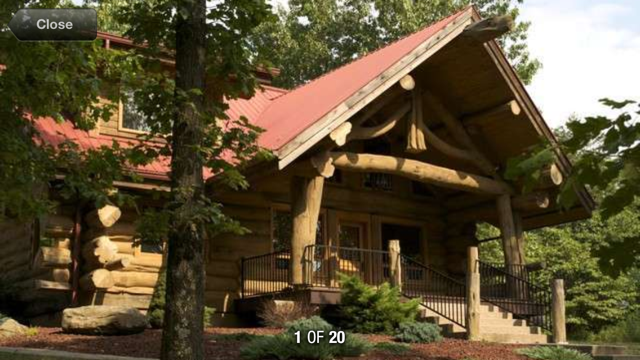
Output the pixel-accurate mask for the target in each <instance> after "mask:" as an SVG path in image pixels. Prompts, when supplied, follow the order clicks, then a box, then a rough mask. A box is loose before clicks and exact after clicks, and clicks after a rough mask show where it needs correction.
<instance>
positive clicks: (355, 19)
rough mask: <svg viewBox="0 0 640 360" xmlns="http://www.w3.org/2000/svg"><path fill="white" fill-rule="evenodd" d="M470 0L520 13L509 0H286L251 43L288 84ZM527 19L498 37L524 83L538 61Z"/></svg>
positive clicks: (487, 12) (493, 11) (494, 10)
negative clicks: (532, 53) (533, 53)
mask: <svg viewBox="0 0 640 360" xmlns="http://www.w3.org/2000/svg"><path fill="white" fill-rule="evenodd" d="M521 2H522V0H519V1H517V3H516V5H517V4H519V3H521ZM468 5H475V6H477V7H478V9H479V10H480V12H481V14H482V15H483V16H493V15H505V14H509V15H511V16H513V18H514V19H516V20H517V19H518V15H519V10H518V8H517V6H514V5H513V2H512V1H508V0H445V1H407V0H347V1H339V0H313V1H307V0H290V1H289V2H288V8H286V7H282V6H281V7H279V8H278V10H277V15H278V21H275V22H265V23H263V24H262V25H261V26H259V27H258V28H257V29H256V31H255V33H254V37H253V46H254V47H255V52H256V53H257V54H258V56H259V57H260V58H263V59H266V60H268V61H270V62H271V63H272V64H273V66H275V67H277V68H279V69H280V70H281V74H280V76H279V77H278V78H277V79H276V80H275V84H276V85H280V86H283V87H287V88H290V87H293V86H296V85H299V84H302V83H304V82H306V81H309V80H311V79H314V78H316V77H318V76H320V75H322V74H324V73H326V72H328V71H330V70H333V69H335V68H337V67H339V66H341V65H344V64H346V63H348V62H349V61H352V60H353V59H355V58H357V57H359V56H361V55H363V54H366V53H368V52H371V51H374V50H376V49H378V48H380V47H381V46H384V45H386V44H388V43H390V42H392V41H394V40H397V39H399V38H401V37H403V36H405V35H407V34H410V33H412V32H415V31H417V30H419V29H421V28H423V27H425V26H427V25H429V24H431V23H433V22H435V21H437V20H439V19H442V18H445V17H447V16H449V15H451V14H453V13H454V12H456V11H459V10H461V9H462V8H464V7H465V6H468ZM529 25H530V24H529V23H528V22H523V21H518V22H517V23H516V27H515V29H514V30H513V31H512V32H510V33H509V34H507V35H505V37H504V38H502V39H500V40H499V41H500V42H501V43H502V44H503V45H505V46H506V54H507V56H508V58H509V60H510V61H511V62H512V63H513V64H514V66H515V67H516V69H517V71H518V74H519V75H520V77H521V78H522V79H523V81H524V82H525V83H529V82H530V81H531V79H532V78H533V76H534V75H535V74H536V72H537V70H538V69H539V68H540V66H541V64H540V62H539V61H538V60H536V59H533V58H531V56H530V54H529V50H528V48H527V32H528V29H529Z"/></svg>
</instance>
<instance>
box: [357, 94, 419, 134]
mask: <svg viewBox="0 0 640 360" xmlns="http://www.w3.org/2000/svg"><path fill="white" fill-rule="evenodd" d="M409 110H411V104H409V103H405V104H404V105H402V106H400V107H399V108H398V109H397V110H396V111H395V112H394V113H393V114H392V115H391V116H390V117H389V119H387V120H386V121H385V122H383V123H382V124H380V125H376V126H361V125H358V126H356V127H354V128H353V129H352V130H351V132H350V133H349V135H348V136H347V141H352V140H369V139H375V138H377V137H379V136H382V135H384V134H386V133H388V132H389V131H391V129H393V128H394V127H395V126H396V124H397V123H398V121H400V120H401V119H402V117H403V116H405V115H406V114H407V113H408V112H409Z"/></svg>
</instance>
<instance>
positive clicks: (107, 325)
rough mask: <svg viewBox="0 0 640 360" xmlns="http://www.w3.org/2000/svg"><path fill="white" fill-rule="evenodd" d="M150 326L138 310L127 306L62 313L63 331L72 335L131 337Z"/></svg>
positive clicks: (67, 310)
mask: <svg viewBox="0 0 640 360" xmlns="http://www.w3.org/2000/svg"><path fill="white" fill-rule="evenodd" d="M148 326H149V322H148V321H147V318H146V317H145V316H144V315H143V314H142V313H141V312H140V311H139V310H138V309H136V308H132V307H127V306H83V307H77V308H69V309H65V310H64V312H63V313H62V331H64V332H66V333H70V334H85V335H130V334H137V333H140V332H143V331H144V329H146V328H147V327H148Z"/></svg>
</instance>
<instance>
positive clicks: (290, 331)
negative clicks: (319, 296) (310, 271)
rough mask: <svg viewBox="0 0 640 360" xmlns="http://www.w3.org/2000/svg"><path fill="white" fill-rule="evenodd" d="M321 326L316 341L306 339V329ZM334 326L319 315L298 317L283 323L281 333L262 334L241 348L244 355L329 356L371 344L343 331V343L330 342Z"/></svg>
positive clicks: (353, 352)
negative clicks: (320, 335) (262, 335)
mask: <svg viewBox="0 0 640 360" xmlns="http://www.w3.org/2000/svg"><path fill="white" fill-rule="evenodd" d="M318 330H323V331H324V334H325V337H324V338H323V339H322V340H321V341H320V342H319V343H317V344H310V343H309V342H308V341H307V333H308V332H309V331H318ZM332 330H334V327H333V326H331V325H330V324H329V323H327V322H326V321H324V320H322V318H320V317H319V316H314V317H311V318H309V319H301V320H298V321H294V322H292V323H289V324H288V325H287V330H286V331H285V332H284V333H281V334H278V335H275V336H264V337H259V338H256V339H254V340H252V341H251V342H250V343H249V344H247V345H245V346H244V347H243V348H242V349H241V355H242V357H243V358H245V359H249V360H253V359H273V358H276V359H280V360H286V359H333V358H336V357H355V356H360V355H362V354H365V353H367V352H369V351H371V349H372V348H373V346H372V345H371V344H369V343H368V342H367V341H366V340H364V339H362V338H361V337H359V336H357V335H353V334H349V333H347V334H346V336H345V342H344V343H343V344H330V343H329V338H328V336H327V335H328V334H329V331H332ZM297 331H300V343H299V344H298V343H297V342H296V337H295V333H296V332H297Z"/></svg>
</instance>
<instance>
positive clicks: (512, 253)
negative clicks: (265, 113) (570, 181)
mask: <svg viewBox="0 0 640 360" xmlns="http://www.w3.org/2000/svg"><path fill="white" fill-rule="evenodd" d="M512 28H513V20H512V19H511V18H510V17H496V18H491V19H485V20H481V21H478V22H475V23H473V24H471V25H469V26H468V27H467V28H466V29H465V30H464V31H463V32H462V34H461V37H462V39H463V41H469V42H475V43H476V44H477V43H480V44H483V43H485V42H488V41H491V40H493V39H495V38H496V37H497V36H499V35H502V34H504V33H505V32H507V31H509V30H510V29H512ZM406 92H410V96H402V95H403V94H406ZM403 98H405V99H404V100H403ZM392 102H393V103H394V106H395V110H394V111H393V112H391V115H389V116H388V117H387V118H386V120H384V121H382V122H380V123H378V124H376V125H366V123H367V122H368V120H370V119H371V118H372V117H373V116H374V115H376V114H378V113H379V112H380V111H381V110H382V109H383V108H385V107H387V106H388V105H390V104H391V103H392ZM520 113H521V108H520V105H519V104H518V102H517V101H516V100H510V101H508V102H506V103H504V104H500V105H498V106H496V107H494V108H491V109H486V110H484V111H482V112H479V113H476V114H471V115H467V116H465V117H464V118H458V117H457V116H455V115H454V114H453V113H452V112H450V111H449V110H448V108H447V106H446V105H445V103H444V102H443V101H442V100H441V99H440V98H439V97H438V96H437V95H436V94H435V93H434V92H433V91H432V90H431V89H429V88H426V87H425V86H424V84H421V83H420V82H418V81H416V80H415V79H414V78H413V77H412V76H411V75H409V74H407V75H405V76H404V77H402V78H400V80H399V81H398V86H394V87H392V88H391V90H389V91H388V93H387V96H386V97H382V98H379V99H378V100H376V101H375V102H373V103H372V104H370V105H369V107H368V108H367V109H365V110H364V111H363V112H362V113H361V115H360V116H359V117H356V118H353V119H351V120H350V121H348V122H344V123H343V124H341V125H340V126H338V127H337V128H335V129H334V130H333V131H332V132H331V133H330V134H329V139H330V140H331V142H330V144H329V145H326V146H324V147H322V148H321V149H320V150H319V151H318V152H317V153H316V155H315V156H313V157H312V158H311V165H312V166H313V167H314V168H315V170H316V171H317V173H316V174H313V176H315V177H316V178H315V180H313V181H316V182H317V181H318V179H322V178H329V177H331V176H333V174H334V172H335V169H336V168H337V169H343V170H347V171H354V172H378V173H386V174H393V175H397V176H402V177H405V178H408V179H411V180H414V181H418V182H422V183H426V184H429V185H436V186H440V187H443V188H448V189H454V190H462V191H466V192H471V193H475V194H480V195H486V196H489V197H490V198H493V199H494V203H493V204H490V205H486V202H485V203H484V204H482V205H481V206H476V207H470V208H469V207H465V209H464V210H462V211H458V212H450V213H449V215H448V216H447V219H446V220H447V222H449V223H469V222H476V221H478V220H485V221H490V222H492V223H493V224H496V225H498V226H499V227H500V228H501V230H502V243H503V248H504V250H505V260H506V263H507V264H508V265H513V264H524V263H525V258H524V235H523V229H522V217H521V213H522V212H527V211H536V210H540V209H545V208H547V207H548V206H549V204H550V200H549V199H550V196H549V194H548V193H546V192H544V191H541V192H538V193H534V194H529V195H525V196H515V191H514V189H513V187H512V186H511V185H509V184H507V183H506V182H505V181H504V180H503V179H502V178H501V177H500V175H499V173H498V166H497V165H496V164H494V163H492V161H491V160H490V159H489V157H487V156H486V154H484V153H483V152H482V151H481V150H480V148H479V146H478V144H476V143H474V140H473V139H472V137H471V136H470V135H469V132H468V130H469V129H471V128H473V127H477V126H478V125H480V124H482V123H483V121H485V119H490V118H496V117H498V118H499V117H505V116H511V117H513V116H518V115H519V114H520ZM426 116H428V117H430V118H434V119H438V120H440V122H441V123H442V124H443V125H444V127H445V128H446V130H447V132H448V134H449V135H450V136H451V138H452V140H453V141H455V143H456V144H455V145H454V144H452V143H449V142H448V141H446V140H445V139H443V138H442V137H441V136H440V135H438V134H436V132H434V131H433V130H432V129H430V128H429V126H428V125H427V123H426V121H425V117H426ZM399 123H404V124H406V134H407V135H406V149H405V151H406V152H407V153H409V154H420V153H423V152H425V151H430V149H431V148H434V149H436V150H437V151H439V152H440V153H442V154H443V155H445V156H447V157H449V158H451V159H455V160H458V161H462V162H464V163H466V164H469V165H471V166H473V167H475V168H476V169H477V170H478V174H474V173H470V172H467V171H462V170H457V169H450V168H446V167H442V166H438V165H434V164H430V163H427V162H423V161H420V160H415V159H409V158H404V157H396V156H388V155H375V154H366V153H354V152H347V151H340V150H339V148H340V147H343V146H344V145H346V144H347V143H349V142H351V141H355V140H371V139H375V138H378V137H380V136H383V135H385V134H387V133H389V132H390V131H392V130H394V129H396V127H397V126H398V124H399ZM318 175H319V176H318ZM546 175H547V176H545V177H544V178H545V179H548V180H549V181H548V184H546V185H556V186H557V185H559V184H560V183H562V180H563V178H562V173H561V172H560V171H559V170H558V168H557V167H556V166H552V167H551V168H550V169H549V171H547V174H546ZM310 181H311V180H310ZM309 184H310V183H309ZM546 185H544V186H545V187H547V186H546ZM311 188H313V187H311ZM315 188H316V190H317V189H318V188H319V189H320V190H319V191H310V190H309V187H308V186H306V187H303V188H301V189H300V190H303V189H304V190H305V191H298V192H297V193H295V194H293V193H292V196H293V197H294V198H295V197H300V198H304V199H298V201H296V199H294V201H293V203H294V204H299V203H305V202H306V203H311V204H316V206H311V207H309V208H308V209H307V210H305V211H303V209H299V210H298V211H297V212H296V216H299V217H300V219H297V218H294V226H293V230H294V236H293V238H292V248H293V249H296V246H298V247H300V245H301V244H304V243H309V242H311V240H310V239H307V238H310V237H312V235H313V234H312V233H311V231H310V230H308V231H306V232H304V231H301V230H300V229H302V228H303V229H306V228H307V227H308V225H309V224H311V223H313V224H315V222H313V221H309V220H303V219H307V217H306V216H304V215H305V214H307V213H308V212H309V213H313V216H311V217H312V218H314V217H315V215H316V212H315V210H316V207H317V204H318V203H319V200H318V199H320V198H321V195H322V194H321V191H322V190H321V189H322V186H321V185H320V186H319V187H318V186H316V187H315ZM294 209H295V205H294ZM296 230H297V231H296ZM296 232H297V235H296ZM303 233H304V234H303ZM296 240H297V241H296ZM292 256H293V255H292ZM293 258H294V267H295V268H294V272H293V273H294V280H299V278H300V276H301V275H300V274H299V273H301V269H300V265H299V264H297V263H296V262H295V259H296V258H297V257H296V256H293ZM296 268H298V269H296Z"/></svg>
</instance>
